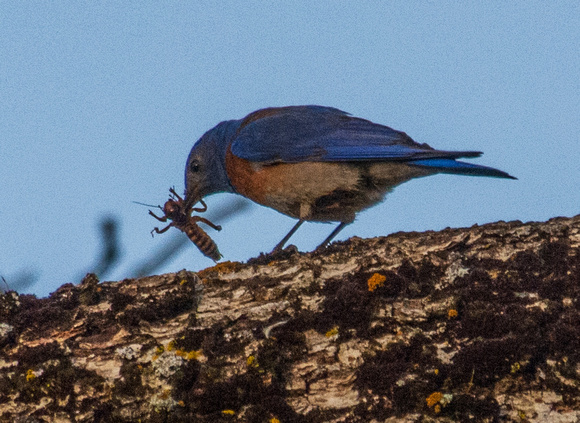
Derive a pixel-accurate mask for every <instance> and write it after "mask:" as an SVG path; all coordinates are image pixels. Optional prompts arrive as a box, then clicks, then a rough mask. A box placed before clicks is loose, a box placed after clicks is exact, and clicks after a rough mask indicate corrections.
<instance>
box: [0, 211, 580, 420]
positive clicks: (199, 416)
mask: <svg viewBox="0 0 580 423" xmlns="http://www.w3.org/2000/svg"><path fill="white" fill-rule="evenodd" d="M579 248H580V216H576V217H574V218H570V219H568V218H556V219H552V220H550V221H548V222H545V223H526V224H522V223H521V222H509V223H504V222H498V223H493V224H488V225H483V226H474V227H471V228H466V229H446V230H443V231H440V232H425V233H397V234H393V235H390V236H388V237H384V238H374V239H368V240H363V239H358V238H352V239H350V240H348V241H345V242H338V243H335V244H333V245H331V246H330V247H329V248H327V249H326V250H325V251H323V252H315V253H304V254H303V253H297V252H293V251H291V250H286V251H285V252H284V253H282V254H280V255H278V256H277V257H271V256H270V257H268V256H261V257H259V258H257V259H253V260H250V262H248V263H247V264H242V263H231V262H224V263H220V264H218V265H216V266H214V267H211V268H208V269H205V270H203V271H200V272H198V273H194V272H188V271H181V272H179V273H176V274H166V275H159V276H152V277H146V278H141V279H127V280H123V281H121V282H104V283H98V281H97V280H96V278H95V277H94V276H91V275H88V276H87V277H86V278H85V279H84V280H83V281H82V283H81V284H80V285H76V286H75V285H72V284H67V285H64V286H62V287H61V288H59V289H58V290H57V291H56V292H54V293H53V294H52V295H51V296H50V297H49V298H43V299H38V298H35V297H34V296H30V295H17V294H16V293H14V292H8V293H5V294H4V295H2V297H1V298H0V421H11V422H12V421H16V422H17V421H20V422H45V421H46V422H73V421H75V422H108V421H114V422H134V421H152V422H189V421H196V422H220V421H223V422H234V421H248V422H277V421H279V422H283V423H286V422H323V421H336V422H338V421H344V422H394V421H409V422H411V421H413V422H414V421H442V422H447V421H489V422H491V421H513V422H521V421H530V422H532V421H537V422H544V421H557V422H575V421H578V420H580V396H579V393H580V252H579Z"/></svg>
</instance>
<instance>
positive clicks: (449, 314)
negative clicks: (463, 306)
mask: <svg viewBox="0 0 580 423" xmlns="http://www.w3.org/2000/svg"><path fill="white" fill-rule="evenodd" d="M458 315H459V312H458V311H457V310H455V309H454V308H452V309H449V311H447V318H448V319H455V318H456V317H457V316H458Z"/></svg>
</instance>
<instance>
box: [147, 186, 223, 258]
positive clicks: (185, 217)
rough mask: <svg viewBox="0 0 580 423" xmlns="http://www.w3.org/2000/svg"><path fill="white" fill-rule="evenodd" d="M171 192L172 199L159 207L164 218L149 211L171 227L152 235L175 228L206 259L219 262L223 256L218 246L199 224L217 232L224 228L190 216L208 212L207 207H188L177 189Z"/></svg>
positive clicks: (155, 229) (154, 230) (155, 230)
mask: <svg viewBox="0 0 580 423" xmlns="http://www.w3.org/2000/svg"><path fill="white" fill-rule="evenodd" d="M169 192H170V193H171V197H170V198H169V200H167V201H166V202H165V205H164V206H163V208H161V206H159V208H160V209H161V210H163V213H164V214H165V215H164V216H163V217H159V216H157V215H156V214H155V213H153V212H152V211H151V210H149V214H150V215H151V216H153V217H154V218H155V219H157V220H159V221H160V222H167V221H168V220H170V221H171V223H169V225H167V226H166V227H165V228H163V229H159V228H154V229H153V230H152V231H151V235H153V232H155V233H158V234H162V233H164V232H166V231H167V230H168V229H169V228H170V227H172V226H174V227H176V228H177V229H179V230H181V231H182V232H184V233H185V234H186V235H187V236H188V237H189V239H190V240H191V242H193V243H194V244H195V245H196V246H197V248H199V251H201V252H202V253H203V255H205V256H206V257H209V258H211V259H212V260H214V261H218V260H219V259H220V258H221V257H222V255H221V253H220V252H219V250H218V247H217V245H216V244H215V242H214V241H213V240H212V239H211V238H210V236H209V235H208V234H207V233H206V232H205V231H204V230H203V229H201V228H200V227H199V226H198V224H197V222H203V223H205V224H206V225H209V226H211V227H212V228H214V229H215V230H216V231H221V230H222V227H221V226H219V225H215V224H213V223H212V222H210V221H209V220H207V219H206V218H204V217H201V216H190V213H191V212H199V213H203V212H205V211H206V210H207V205H206V204H205V203H204V202H203V201H200V203H201V205H202V206H203V207H199V208H195V207H192V206H188V205H187V204H186V202H185V201H184V200H183V198H181V197H180V196H179V194H177V192H175V189H173V188H170V189H169Z"/></svg>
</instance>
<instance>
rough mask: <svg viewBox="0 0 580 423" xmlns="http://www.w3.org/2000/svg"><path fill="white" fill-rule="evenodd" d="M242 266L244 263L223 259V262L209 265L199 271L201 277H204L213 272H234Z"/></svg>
mask: <svg viewBox="0 0 580 423" xmlns="http://www.w3.org/2000/svg"><path fill="white" fill-rule="evenodd" d="M241 267H242V264H241V263H239V262H236V261H223V262H221V263H218V264H216V265H215V266H212V267H208V268H207V269H203V270H201V271H200V272H198V273H197V274H198V276H199V277H200V278H204V277H206V276H208V275H209V274H211V273H221V274H224V273H232V272H235V271H237V270H239V269H240V268H241Z"/></svg>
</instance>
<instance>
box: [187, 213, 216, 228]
mask: <svg viewBox="0 0 580 423" xmlns="http://www.w3.org/2000/svg"><path fill="white" fill-rule="evenodd" d="M191 222H203V223H205V224H206V225H208V226H209V227H212V228H214V229H215V230H216V231H221V230H222V227H221V226H220V225H216V224H215V223H212V222H210V221H209V220H207V219H206V218H205V217H201V216H191Z"/></svg>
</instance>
